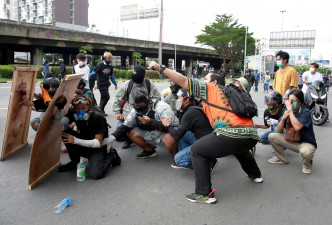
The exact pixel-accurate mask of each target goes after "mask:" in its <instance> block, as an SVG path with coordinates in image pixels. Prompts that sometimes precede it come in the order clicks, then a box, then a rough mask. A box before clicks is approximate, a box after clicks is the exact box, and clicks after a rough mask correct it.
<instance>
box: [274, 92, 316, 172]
mask: <svg viewBox="0 0 332 225" xmlns="http://www.w3.org/2000/svg"><path fill="white" fill-rule="evenodd" d="M303 103H304V95H303V92H302V91H301V90H299V89H297V90H291V91H290V93H289V97H288V99H287V101H286V103H285V105H286V108H287V110H285V111H284V114H283V115H282V118H281V120H280V122H279V123H278V126H277V130H278V132H279V133H271V134H270V135H269V140H270V143H271V145H272V148H273V149H274V152H275V155H276V158H271V159H269V160H268V162H269V163H272V164H275V163H281V164H282V163H285V164H287V163H288V162H289V161H288V158H287V155H286V154H285V151H284V150H285V149H289V150H291V151H294V152H298V153H301V157H302V158H303V160H302V172H303V173H304V174H311V168H312V159H313V157H314V154H315V151H316V149H317V143H316V138H315V133H314V129H313V125H312V119H311V113H310V111H309V109H307V108H306V107H303ZM284 129H286V133H285V134H282V132H283V131H284ZM291 130H295V132H299V139H297V140H295V139H294V138H290V137H289V136H290V135H288V133H289V131H291ZM292 133H293V132H292ZM295 136H296V135H295Z"/></svg>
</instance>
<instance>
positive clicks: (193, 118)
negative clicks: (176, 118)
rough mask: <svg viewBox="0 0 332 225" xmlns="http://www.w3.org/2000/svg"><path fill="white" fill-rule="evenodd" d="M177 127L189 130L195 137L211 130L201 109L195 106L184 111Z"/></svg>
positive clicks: (198, 137) (199, 136) (197, 137)
mask: <svg viewBox="0 0 332 225" xmlns="http://www.w3.org/2000/svg"><path fill="white" fill-rule="evenodd" d="M178 128H179V129H183V130H185V131H191V132H192V133H193V134H194V135H195V138H196V139H200V138H201V137H203V136H205V135H207V134H210V133H212V132H213V129H212V127H211V124H210V122H209V120H208V118H207V117H206V116H205V114H204V112H203V110H202V109H201V108H198V107H195V106H191V107H189V108H188V109H187V110H186V111H185V113H184V114H183V116H182V118H181V121H180V124H179V127H178Z"/></svg>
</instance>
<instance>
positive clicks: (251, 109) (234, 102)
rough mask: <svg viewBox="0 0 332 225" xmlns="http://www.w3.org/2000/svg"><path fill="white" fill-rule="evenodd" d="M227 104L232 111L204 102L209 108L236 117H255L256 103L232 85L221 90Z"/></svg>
mask: <svg viewBox="0 0 332 225" xmlns="http://www.w3.org/2000/svg"><path fill="white" fill-rule="evenodd" d="M222 89H223V91H224V93H225V95H226V97H227V99H228V102H229V104H230V105H231V107H232V110H230V109H226V108H224V107H221V106H217V105H214V104H212V103H209V102H207V101H204V102H205V103H206V104H208V105H209V106H212V107H215V108H218V109H222V110H225V111H227V112H231V113H234V114H236V115H238V116H239V117H243V118H253V117H254V116H256V115H257V111H258V109H257V105H256V103H255V102H254V101H253V100H252V99H251V97H250V95H249V94H248V93H246V92H244V91H240V90H239V88H238V87H236V86H235V85H234V84H229V85H227V86H226V87H225V88H222Z"/></svg>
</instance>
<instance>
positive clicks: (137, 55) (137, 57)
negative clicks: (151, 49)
mask: <svg viewBox="0 0 332 225" xmlns="http://www.w3.org/2000/svg"><path fill="white" fill-rule="evenodd" d="M133 58H134V59H135V61H136V63H135V65H137V63H138V64H139V65H143V64H144V59H142V54H141V53H139V52H133Z"/></svg>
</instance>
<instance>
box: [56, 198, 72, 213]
mask: <svg viewBox="0 0 332 225" xmlns="http://www.w3.org/2000/svg"><path fill="white" fill-rule="evenodd" d="M70 202H71V197H68V198H65V199H63V200H62V201H61V202H60V203H59V204H58V205H57V206H55V207H54V212H55V213H61V211H62V210H63V209H64V208H66V207H67V206H68V205H69V204H70Z"/></svg>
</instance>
